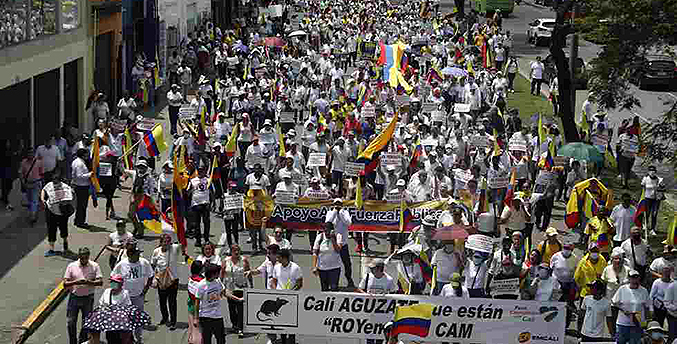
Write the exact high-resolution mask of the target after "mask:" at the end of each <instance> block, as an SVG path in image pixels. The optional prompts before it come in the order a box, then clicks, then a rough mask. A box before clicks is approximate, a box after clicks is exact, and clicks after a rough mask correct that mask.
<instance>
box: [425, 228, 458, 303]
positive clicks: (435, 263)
mask: <svg viewBox="0 0 677 344" xmlns="http://www.w3.org/2000/svg"><path fill="white" fill-rule="evenodd" d="M442 244H443V246H442V248H439V249H437V251H435V254H433V258H432V260H431V261H430V265H431V266H432V268H433V271H435V272H436V274H435V275H436V281H435V288H434V289H433V290H431V295H433V296H437V295H439V294H440V292H441V291H442V288H443V287H444V286H445V285H447V284H448V283H449V281H450V280H451V276H452V275H453V274H454V273H457V272H460V271H461V267H462V266H463V258H462V257H461V254H460V253H459V252H458V251H455V250H454V249H455V247H454V242H453V241H446V242H443V243H442Z"/></svg>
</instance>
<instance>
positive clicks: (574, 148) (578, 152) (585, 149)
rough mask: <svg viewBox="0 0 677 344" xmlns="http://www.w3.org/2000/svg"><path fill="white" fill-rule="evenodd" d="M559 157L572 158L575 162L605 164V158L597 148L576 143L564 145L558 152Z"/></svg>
mask: <svg viewBox="0 0 677 344" xmlns="http://www.w3.org/2000/svg"><path fill="white" fill-rule="evenodd" d="M557 154H558V155H562V156H568V157H572V158H574V159H575V160H585V161H589V162H603V161H604V156H603V155H602V153H600V152H599V151H598V150H597V147H593V146H591V145H588V144H585V143H582V142H574V143H569V144H567V145H564V146H563V147H562V148H560V149H559V150H558V151H557Z"/></svg>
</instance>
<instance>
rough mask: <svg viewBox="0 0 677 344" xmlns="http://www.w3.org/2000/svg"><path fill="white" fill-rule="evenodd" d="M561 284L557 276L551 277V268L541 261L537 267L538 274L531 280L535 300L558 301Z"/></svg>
mask: <svg viewBox="0 0 677 344" xmlns="http://www.w3.org/2000/svg"><path fill="white" fill-rule="evenodd" d="M561 288H562V287H561V286H560V284H559V281H557V278H555V277H552V269H551V268H550V265H548V263H545V262H543V263H541V265H540V266H539V267H538V276H537V277H536V278H534V280H533V281H532V282H531V289H532V290H534V293H533V294H534V295H535V296H534V300H536V301H542V302H543V301H558V300H559V298H560V296H561Z"/></svg>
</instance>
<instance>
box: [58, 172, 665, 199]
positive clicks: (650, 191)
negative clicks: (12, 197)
mask: <svg viewBox="0 0 677 344" xmlns="http://www.w3.org/2000/svg"><path fill="white" fill-rule="evenodd" d="M45 171H47V167H45ZM662 184H663V178H661V177H656V179H653V178H651V177H649V176H646V177H644V178H642V187H643V188H644V198H649V199H657V198H658V195H657V190H658V189H659V187H660V186H661V185H662Z"/></svg>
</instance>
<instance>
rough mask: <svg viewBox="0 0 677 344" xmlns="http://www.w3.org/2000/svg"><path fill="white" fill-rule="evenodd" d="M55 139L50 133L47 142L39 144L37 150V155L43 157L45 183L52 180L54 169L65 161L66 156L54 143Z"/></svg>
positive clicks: (39, 157)
mask: <svg viewBox="0 0 677 344" xmlns="http://www.w3.org/2000/svg"><path fill="white" fill-rule="evenodd" d="M55 141H56V138H55V137H54V135H50V136H49V138H47V141H46V142H45V144H44V145H41V146H38V148H37V149H36V150H35V156H36V157H37V158H38V159H42V166H43V169H44V172H43V181H44V184H47V183H49V182H51V181H52V174H53V173H54V170H56V169H57V168H58V167H59V166H58V164H59V162H61V161H63V158H64V157H63V155H62V154H61V150H60V149H59V147H57V146H56V145H55V144H54V143H55Z"/></svg>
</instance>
